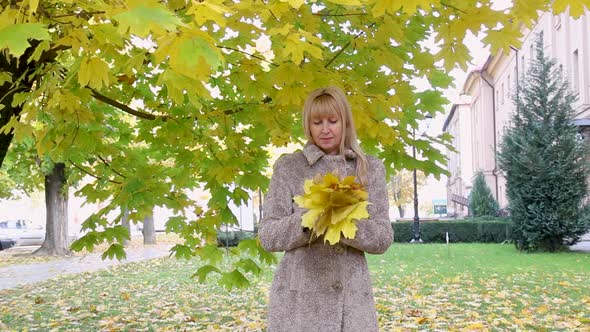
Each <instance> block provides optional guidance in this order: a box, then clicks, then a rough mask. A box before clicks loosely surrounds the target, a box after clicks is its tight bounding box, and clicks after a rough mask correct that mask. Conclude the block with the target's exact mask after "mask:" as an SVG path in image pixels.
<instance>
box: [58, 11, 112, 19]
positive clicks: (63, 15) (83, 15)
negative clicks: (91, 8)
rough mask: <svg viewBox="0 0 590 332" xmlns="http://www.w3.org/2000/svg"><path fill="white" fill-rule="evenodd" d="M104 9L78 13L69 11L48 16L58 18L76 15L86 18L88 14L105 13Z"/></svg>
mask: <svg viewBox="0 0 590 332" xmlns="http://www.w3.org/2000/svg"><path fill="white" fill-rule="evenodd" d="M105 13H106V12H105V11H97V12H86V11H81V12H79V13H71V14H62V15H56V16H50V17H49V16H48V17H49V18H60V17H68V16H76V17H84V18H87V17H88V15H95V14H105Z"/></svg>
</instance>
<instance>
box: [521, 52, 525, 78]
mask: <svg viewBox="0 0 590 332" xmlns="http://www.w3.org/2000/svg"><path fill="white" fill-rule="evenodd" d="M520 63H521V67H520V69H521V71H522V74H521V75H524V73H526V71H525V70H524V69H525V68H524V55H523V56H522V57H521V58H520Z"/></svg>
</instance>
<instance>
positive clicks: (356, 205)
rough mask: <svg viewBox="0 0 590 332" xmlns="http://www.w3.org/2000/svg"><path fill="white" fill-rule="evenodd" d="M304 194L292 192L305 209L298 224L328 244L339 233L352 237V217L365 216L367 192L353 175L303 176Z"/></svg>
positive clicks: (353, 231) (366, 213)
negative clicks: (308, 177) (342, 177)
mask: <svg viewBox="0 0 590 332" xmlns="http://www.w3.org/2000/svg"><path fill="white" fill-rule="evenodd" d="M303 190H304V194H303V195H299V196H295V197H294V201H295V203H297V204H298V205H299V206H300V207H302V208H305V209H308V211H307V212H306V213H305V214H304V215H303V216H302V218H301V219H302V220H301V225H302V226H303V227H307V228H309V229H311V230H312V232H313V235H314V236H316V237H320V236H323V237H324V242H326V241H327V242H328V243H330V244H331V245H333V244H336V243H338V242H340V238H341V236H344V237H345V238H347V239H353V238H354V236H355V235H356V230H357V226H356V224H355V220H361V219H366V218H368V217H369V213H368V211H367V206H368V205H369V202H368V201H367V199H368V197H369V195H368V193H367V192H366V191H365V189H364V187H363V186H362V185H361V184H359V183H357V182H356V178H355V177H354V176H347V177H345V178H344V179H342V181H340V179H339V178H338V176H336V175H335V174H333V173H327V174H326V175H324V176H323V177H322V176H317V177H316V178H315V179H313V180H306V181H305V182H304V184H303Z"/></svg>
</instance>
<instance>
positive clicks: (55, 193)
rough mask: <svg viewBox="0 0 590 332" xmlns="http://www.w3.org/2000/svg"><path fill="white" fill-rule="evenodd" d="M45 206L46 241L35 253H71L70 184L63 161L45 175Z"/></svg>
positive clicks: (64, 254)
mask: <svg viewBox="0 0 590 332" xmlns="http://www.w3.org/2000/svg"><path fill="white" fill-rule="evenodd" d="M45 206H46V210H47V219H46V226H45V229H46V233H45V241H44V242H43V245H42V246H41V248H39V249H38V250H36V251H35V254H39V255H52V256H66V255H69V254H70V249H69V248H68V186H67V182H66V176H65V165H64V164H63V163H56V164H55V165H54V166H53V169H52V170H51V174H49V175H46V176H45Z"/></svg>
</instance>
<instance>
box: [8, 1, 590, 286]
mask: <svg viewBox="0 0 590 332" xmlns="http://www.w3.org/2000/svg"><path fill="white" fill-rule="evenodd" d="M587 2H588V1H587V0H584V1H578V0H558V1H554V2H553V3H552V4H550V3H551V1H548V0H544V1H515V2H514V5H513V7H511V8H508V9H506V10H495V9H493V8H492V4H491V2H490V1H487V0H483V1H479V0H462V1H456V0H446V1H440V0H404V1H399V0H388V1H381V0H368V1H359V0H331V1H314V2H312V1H303V0H286V1H285V0H283V1H272V0H270V1H223V0H205V1H188V0H169V1H158V0H116V1H115V0H103V1H67V0H44V1H40V0H9V1H5V2H3V4H4V5H3V8H2V12H1V13H0V49H1V50H2V56H0V68H1V71H0V84H1V87H2V90H1V91H2V93H1V94H2V96H1V97H0V98H2V99H1V105H0V107H1V112H2V113H1V116H0V128H1V129H0V165H2V166H4V165H3V163H4V161H5V160H10V164H11V165H12V167H9V168H10V169H12V170H14V169H15V168H19V167H18V166H16V165H23V164H27V163H37V164H40V165H43V164H44V163H54V162H63V163H65V164H66V165H68V169H69V170H70V180H71V181H73V182H77V181H79V180H80V179H81V178H82V177H83V176H89V177H91V178H92V179H93V181H92V182H90V183H88V184H85V185H84V186H83V187H82V188H81V189H80V190H79V191H78V192H77V194H78V195H83V196H84V197H86V199H87V201H88V202H105V207H104V208H103V209H102V210H100V211H99V212H97V213H96V214H94V215H93V216H91V217H90V218H89V219H88V220H86V221H85V222H84V224H83V226H84V227H85V228H86V229H87V230H88V233H87V235H86V236H84V237H83V238H82V239H80V240H79V241H78V242H77V243H76V248H77V249H80V248H81V247H88V248H92V247H93V246H94V245H95V244H97V243H100V242H102V241H109V242H113V245H112V246H111V248H110V249H109V251H107V254H108V255H111V256H112V255H121V254H122V253H123V251H122V247H121V246H120V245H119V244H118V243H120V242H121V241H122V239H123V238H124V237H125V236H126V232H125V231H124V230H123V228H122V227H121V226H120V225H119V221H120V214H119V215H118V216H117V217H115V218H111V217H108V215H109V212H111V211H119V213H120V207H125V208H127V209H129V211H130V213H129V218H130V220H132V221H136V222H138V221H140V220H142V219H143V217H144V216H146V215H147V214H149V213H150V211H151V209H152V208H153V206H163V207H167V208H169V209H172V210H174V211H175V213H176V216H175V217H172V218H171V219H170V220H169V221H168V223H167V230H169V231H172V232H176V233H179V234H181V235H182V237H183V238H184V239H185V240H186V241H185V244H184V245H178V246H176V247H175V248H174V251H175V253H176V255H177V256H179V257H183V256H187V257H188V256H191V255H193V254H198V255H201V257H203V258H204V259H206V260H208V261H209V262H210V263H211V264H210V265H208V266H207V267H205V268H204V269H202V270H201V271H200V272H201V273H200V274H199V276H201V277H204V276H205V275H206V273H207V272H211V271H219V272H221V273H222V277H221V280H222V282H224V283H225V284H227V285H230V286H235V285H243V284H245V283H247V281H246V279H244V276H243V273H244V272H249V271H254V272H256V271H257V270H258V265H257V263H256V262H254V261H253V260H252V258H253V257H256V256H257V257H258V258H260V259H262V260H265V261H270V260H272V258H270V256H269V255H268V254H267V253H265V252H264V251H263V250H262V249H261V248H260V247H259V246H258V245H257V244H256V242H255V241H253V240H252V241H244V243H243V244H242V245H241V246H240V247H239V248H238V249H239V250H238V251H240V252H244V253H245V255H244V256H243V258H242V259H240V260H238V263H236V265H235V266H233V267H232V268H230V269H226V270H218V268H217V264H218V263H219V262H220V260H221V258H222V252H221V251H220V250H219V249H217V247H216V246H215V234H216V229H217V228H218V227H219V225H221V224H222V223H232V222H235V221H236V219H235V217H234V216H233V214H232V213H231V211H230V210H229V208H228V204H227V203H228V201H233V202H235V203H236V204H239V203H240V202H242V201H244V200H246V199H247V198H248V194H247V190H254V189H257V188H262V189H263V190H264V189H265V188H266V187H267V185H268V179H267V177H266V176H265V175H264V174H263V172H264V169H265V168H266V167H267V166H268V162H267V158H268V154H267V152H266V148H267V147H268V146H269V145H275V146H282V145H285V144H287V143H289V142H292V141H301V139H302V136H303V135H302V129H301V127H302V126H301V116H300V113H301V108H302V103H303V100H304V99H305V97H306V95H307V94H308V93H309V91H311V90H312V89H314V88H317V87H320V86H326V85H338V86H340V87H341V88H342V89H343V90H345V91H346V92H347V93H348V98H349V100H350V102H351V104H352V108H353V113H354V118H355V122H356V126H357V129H358V132H359V137H360V138H361V141H362V147H363V148H364V149H365V150H366V151H367V152H369V153H371V154H375V155H378V156H379V157H380V158H382V159H383V160H384V161H385V164H386V166H387V167H388V169H392V168H395V169H401V168H407V169H413V168H418V169H422V170H423V171H424V172H425V173H427V174H435V175H439V174H441V173H442V172H443V171H444V170H443V168H442V165H443V164H444V156H443V154H442V153H441V152H440V151H438V150H437V149H435V148H434V147H433V143H441V144H447V143H448V142H449V136H448V135H447V134H442V135H440V136H437V137H418V138H416V139H414V138H412V135H411V131H412V128H416V127H417V125H418V122H419V121H420V120H421V119H423V118H424V117H425V116H426V115H427V114H430V115H435V114H436V113H439V112H443V106H444V105H445V104H446V103H447V102H448V101H447V100H446V99H445V98H444V97H443V96H442V90H443V89H445V88H448V87H449V86H450V85H451V79H450V77H449V76H448V73H449V71H450V70H451V69H453V68H455V67H457V66H459V67H461V68H463V69H466V68H467V65H468V62H469V61H470V60H471V58H470V56H469V52H468V49H467V47H466V46H465V45H464V44H463V39H464V37H465V35H466V33H467V32H468V31H471V32H473V33H475V34H477V33H480V32H481V33H483V35H484V36H485V38H484V42H486V43H488V44H490V45H491V46H492V51H493V52H496V51H499V50H504V51H508V50H509V47H510V46H519V45H520V41H519V38H520V37H521V24H522V23H524V24H525V25H529V26H530V25H531V24H532V23H533V22H534V20H535V19H536V18H537V17H538V13H539V12H538V10H549V9H551V8H552V9H553V10H555V11H556V13H561V12H564V11H565V10H567V9H568V8H569V10H570V13H571V14H572V15H573V16H576V15H577V16H579V15H581V13H582V12H583V10H584V7H583V6H584V4H585V5H586V6H588V4H587ZM551 6H552V7H551ZM417 80H421V81H425V82H427V83H428V85H429V86H430V87H429V88H428V89H426V90H418V89H417V88H416V86H415V84H413V82H415V81H417ZM408 145H414V146H416V149H417V150H418V154H419V155H422V156H424V157H425V158H424V160H415V159H413V158H412V157H411V156H409V155H408V154H407V153H406V148H407V146H408ZM9 147H11V150H10V151H9ZM7 151H9V157H5V156H6V153H7ZM10 153H12V156H10ZM31 155H33V156H34V157H30V156H31ZM7 167H8V166H7ZM3 168H5V167H3ZM21 169H22V168H21ZM9 171H10V170H6V171H3V172H9ZM34 178H35V176H31V177H26V176H24V177H20V179H22V181H25V182H26V181H32V180H29V179H34ZM37 178H38V177H37ZM17 182H18V181H17ZM0 187H4V185H0ZM197 187H203V188H205V189H206V190H208V191H209V193H210V194H211V199H210V200H209V201H208V202H207V203H206V204H205V205H203V203H200V202H197V201H194V200H193V199H192V198H191V197H190V196H189V195H187V193H188V191H189V190H191V189H194V188H197ZM76 248H75V249H76ZM238 253H239V252H238Z"/></svg>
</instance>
